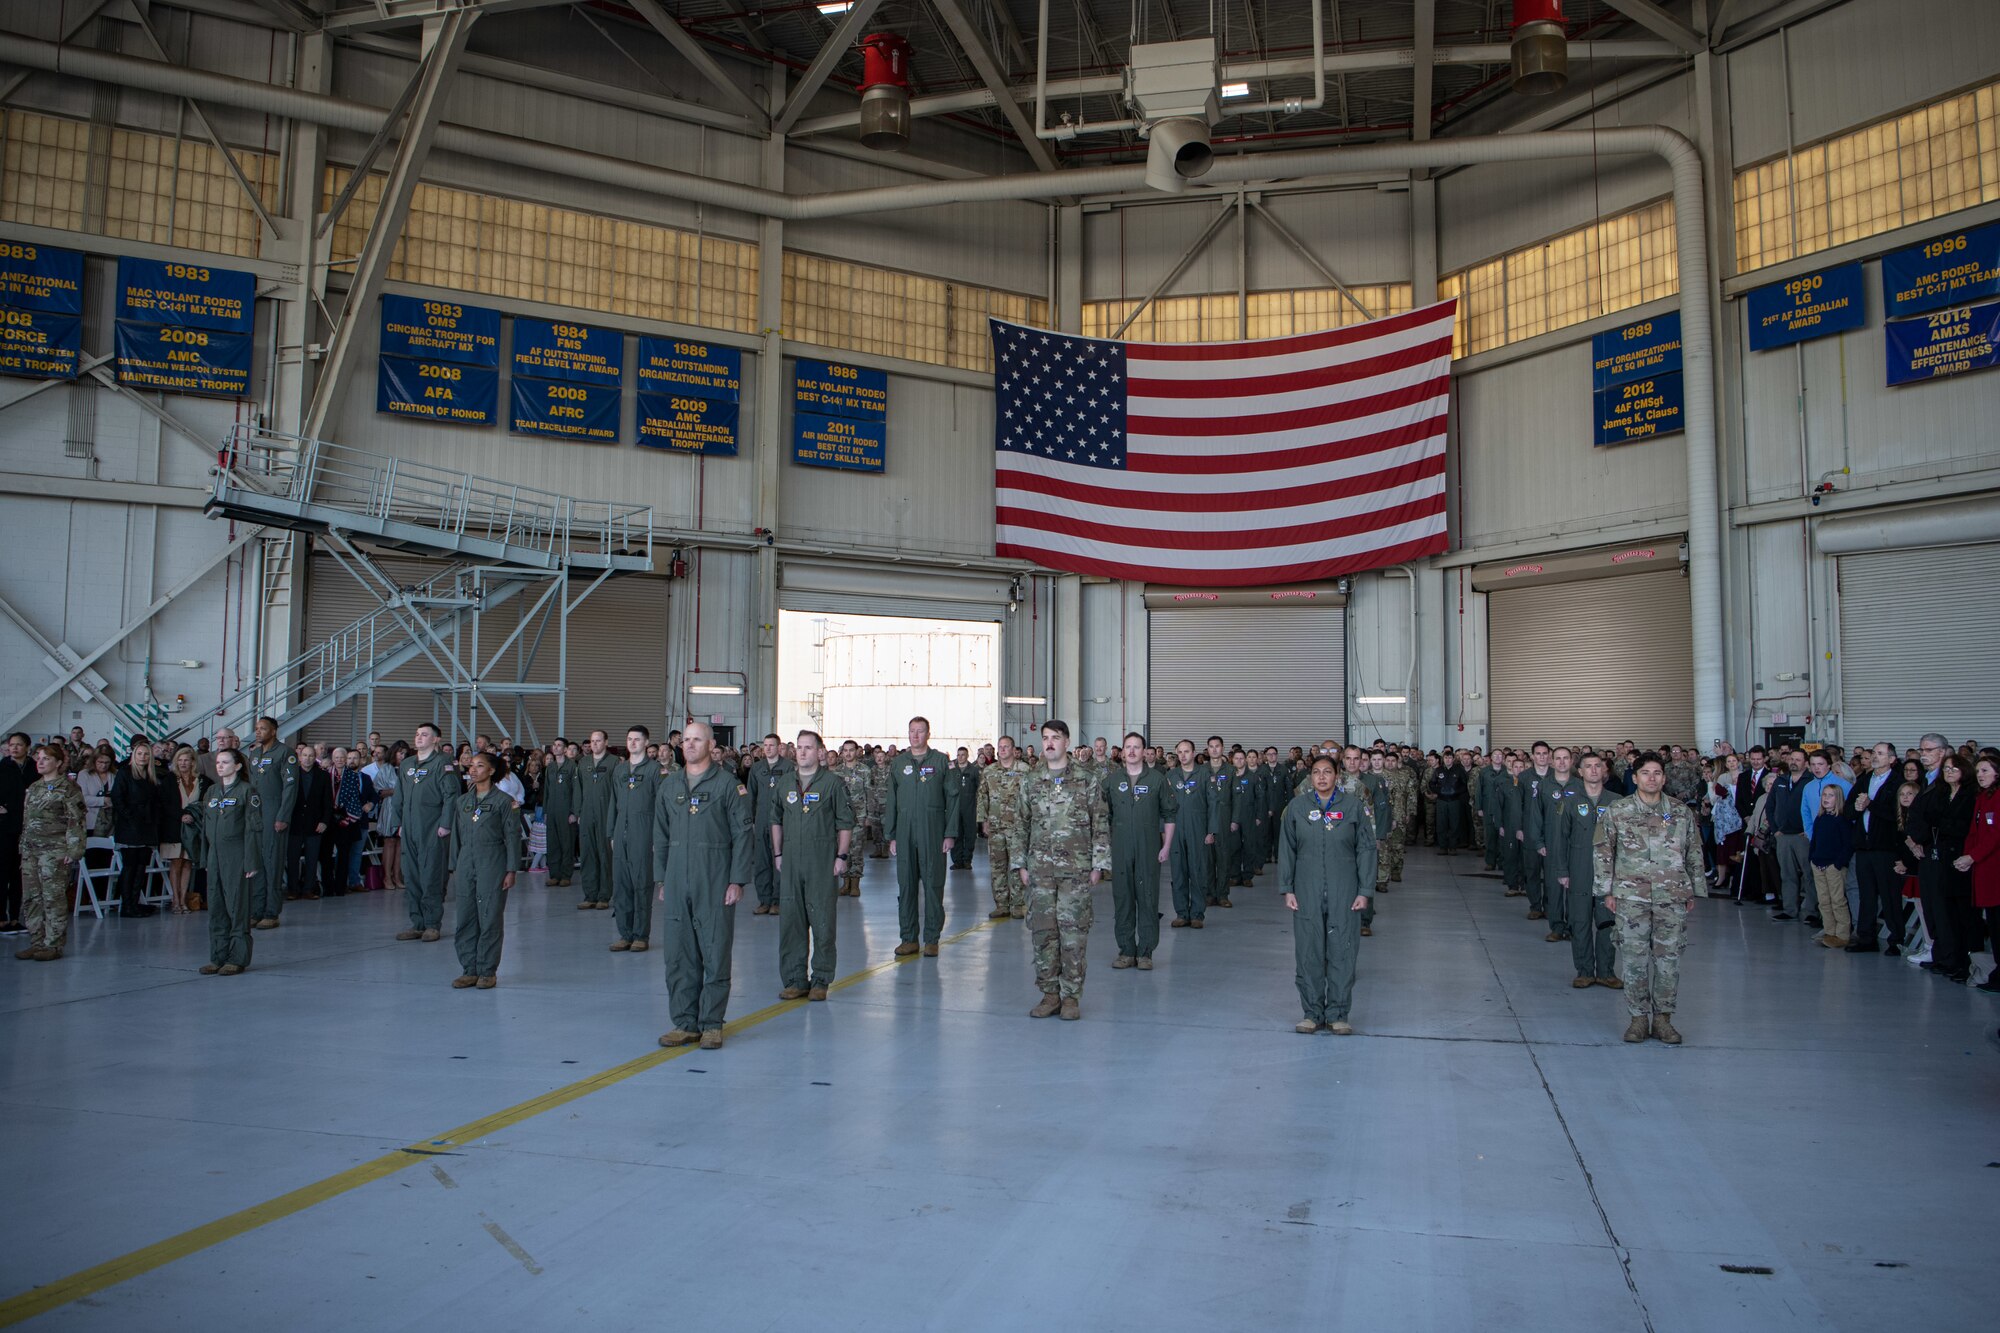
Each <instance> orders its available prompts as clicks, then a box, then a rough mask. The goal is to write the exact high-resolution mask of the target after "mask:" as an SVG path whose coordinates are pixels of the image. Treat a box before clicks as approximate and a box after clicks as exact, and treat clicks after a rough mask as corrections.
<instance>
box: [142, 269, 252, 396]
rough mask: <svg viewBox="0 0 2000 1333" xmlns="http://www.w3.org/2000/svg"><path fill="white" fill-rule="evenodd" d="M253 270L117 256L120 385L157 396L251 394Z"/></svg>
mask: <svg viewBox="0 0 2000 1333" xmlns="http://www.w3.org/2000/svg"><path fill="white" fill-rule="evenodd" d="M256 296H257V279H256V275H255V274H251V273H244V272H239V271H236V270H233V269H224V268H209V267H207V266H204V265H200V264H180V263H169V262H163V261H160V260H153V259H135V258H132V257H130V256H127V257H125V258H122V259H120V260H119V261H118V327H117V332H116V343H117V359H118V382H119V383H121V384H129V385H131V386H132V387H134V388H139V389H156V390H159V391H160V392H162V393H191V394H201V395H204V396H207V397H214V398H239V397H242V396H243V395H244V394H247V393H248V392H250V329H251V323H252V320H253V319H254V315H255V301H256Z"/></svg>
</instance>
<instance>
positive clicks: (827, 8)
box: [816, 0, 854, 18]
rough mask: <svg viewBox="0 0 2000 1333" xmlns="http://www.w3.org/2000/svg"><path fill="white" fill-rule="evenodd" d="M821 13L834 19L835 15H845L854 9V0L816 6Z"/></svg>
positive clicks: (841, 0) (840, 0)
mask: <svg viewBox="0 0 2000 1333" xmlns="http://www.w3.org/2000/svg"><path fill="white" fill-rule="evenodd" d="M816 8H817V9H818V10H819V12H820V13H822V14H824V15H826V16H827V17H828V18H832V17H833V16H834V15H835V14H845V13H846V12H847V11H848V10H850V9H852V8H854V0H834V3H832V4H826V5H819V6H816Z"/></svg>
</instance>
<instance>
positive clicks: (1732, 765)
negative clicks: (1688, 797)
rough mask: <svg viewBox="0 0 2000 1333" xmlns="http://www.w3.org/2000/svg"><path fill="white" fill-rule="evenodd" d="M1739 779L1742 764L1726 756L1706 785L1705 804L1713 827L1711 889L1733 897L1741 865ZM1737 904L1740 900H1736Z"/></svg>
mask: <svg viewBox="0 0 2000 1333" xmlns="http://www.w3.org/2000/svg"><path fill="white" fill-rule="evenodd" d="M1742 776H1743V761H1742V760H1740V759H1738V758H1737V757H1736V756H1735V755H1734V754H1730V755H1726V756H1724V758H1723V762H1722V771H1721V772H1720V773H1717V774H1716V775H1715V777H1714V780H1713V781H1711V782H1710V783H1709V788H1708V803H1709V806H1710V808H1711V811H1712V815H1711V818H1712V819H1713V821H1714V827H1715V872H1714V874H1713V876H1712V879H1713V880H1714V883H1715V886H1716V887H1717V888H1719V889H1722V890H1724V891H1725V892H1730V893H1732V895H1733V891H1734V884H1735V880H1736V877H1737V874H1738V869H1739V867H1740V866H1741V865H1742V863H1743V816H1742V815H1740V814H1738V813H1737V810H1736V783H1737V781H1738V779H1740V778H1741V777H1742ZM1739 901H1740V900H1739Z"/></svg>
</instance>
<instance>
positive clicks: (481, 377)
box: [375, 356, 500, 426]
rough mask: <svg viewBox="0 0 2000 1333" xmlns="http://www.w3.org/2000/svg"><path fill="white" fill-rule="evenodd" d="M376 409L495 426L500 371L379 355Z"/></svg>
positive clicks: (459, 423)
mask: <svg viewBox="0 0 2000 1333" xmlns="http://www.w3.org/2000/svg"><path fill="white" fill-rule="evenodd" d="M375 410H376V411H377V412H382V413H386V414H387V415H389V416H392V417H415V418H417V419H418V420H420V421H437V422H443V423H445V424H447V425H454V426H490V425H492V424H493V423H494V422H495V421H497V420H499V417H500V371H499V369H498V368H497V367H494V366H468V365H461V364H459V363H458V362H456V361H428V360H422V359H418V358H414V357H407V356H385V357H379V358H377V360H376V363H375Z"/></svg>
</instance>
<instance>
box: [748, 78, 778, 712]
mask: <svg viewBox="0 0 2000 1333" xmlns="http://www.w3.org/2000/svg"><path fill="white" fill-rule="evenodd" d="M767 98H768V101H767V105H768V106H769V107H770V110H771V115H772V117H773V119H776V118H777V117H778V115H779V113H780V112H781V111H782V110H783V109H784V105H785V76H784V71H782V70H780V69H777V68H775V67H774V68H773V69H772V70H771V73H770V84H769V86H768V89H767ZM762 158H763V160H762V171H761V177H760V179H761V183H762V185H763V186H764V188H765V189H767V190H783V189H784V188H785V136H784V135H783V134H781V133H773V134H772V135H771V136H770V138H768V139H766V140H765V141H764V146H763V150H762ZM784 316H785V224H784V223H782V222H780V221H778V220H777V219H776V218H765V219H763V220H762V221H761V222H759V223H758V225H757V328H758V331H759V333H760V334H761V335H762V337H763V340H764V341H763V346H762V348H761V349H760V350H759V354H758V357H757V441H756V451H755V453H754V455H753V457H754V459H755V464H754V466H755V468H756V474H757V523H756V526H757V527H759V528H761V529H763V530H764V532H765V533H766V534H767V537H766V539H765V543H764V545H762V546H760V547H758V548H757V553H756V572H755V575H754V577H755V588H754V590H753V593H752V598H751V600H752V603H753V605H754V609H755V612H756V614H755V615H754V616H753V617H752V618H751V619H752V625H753V631H752V638H751V641H750V673H749V674H750V692H749V697H748V698H747V699H745V700H744V717H743V721H744V725H745V726H747V727H749V728H750V730H752V731H754V732H756V733H757V734H758V735H760V736H761V735H762V734H763V733H764V732H765V731H767V730H768V729H769V728H770V727H771V726H772V724H773V723H774V722H775V721H776V720H777V716H778V552H777V549H776V548H775V547H774V546H772V545H771V541H772V539H773V538H775V536H776V534H777V531H778V485H779V480H780V473H779V469H780V468H781V467H782V466H783V462H782V460H783V457H784V448H785V392H784V390H785V333H784V328H783V325H784ZM739 739H741V738H739Z"/></svg>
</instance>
